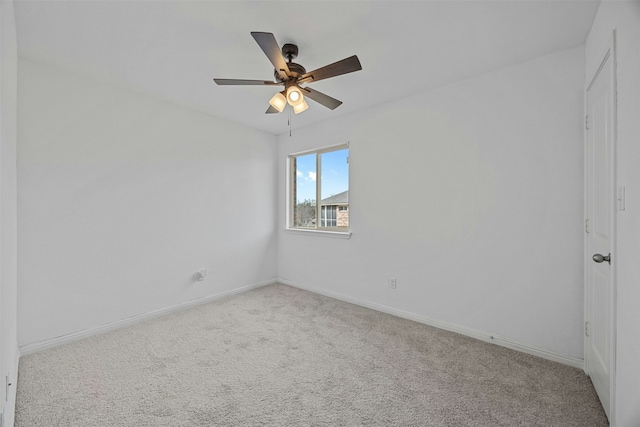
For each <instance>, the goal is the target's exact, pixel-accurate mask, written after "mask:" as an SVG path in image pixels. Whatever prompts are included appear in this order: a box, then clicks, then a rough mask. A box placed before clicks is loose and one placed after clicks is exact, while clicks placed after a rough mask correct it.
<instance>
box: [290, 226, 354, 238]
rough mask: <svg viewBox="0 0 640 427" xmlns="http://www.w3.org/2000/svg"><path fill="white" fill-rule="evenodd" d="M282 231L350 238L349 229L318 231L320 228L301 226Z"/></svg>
mask: <svg viewBox="0 0 640 427" xmlns="http://www.w3.org/2000/svg"><path fill="white" fill-rule="evenodd" d="M284 231H285V232H286V233H290V234H298V235H301V236H302V235H307V236H317V237H331V238H334V239H349V238H351V232H350V231H346V232H345V231H320V230H305V229H303V228H285V229H284Z"/></svg>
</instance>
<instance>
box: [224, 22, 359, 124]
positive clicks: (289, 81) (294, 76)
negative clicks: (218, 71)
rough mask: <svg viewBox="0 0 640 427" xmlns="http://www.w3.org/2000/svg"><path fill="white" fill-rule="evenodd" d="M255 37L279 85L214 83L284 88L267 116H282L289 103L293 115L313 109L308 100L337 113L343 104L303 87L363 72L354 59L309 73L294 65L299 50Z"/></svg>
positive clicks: (262, 35) (264, 36)
mask: <svg viewBox="0 0 640 427" xmlns="http://www.w3.org/2000/svg"><path fill="white" fill-rule="evenodd" d="M251 35H252V36H253V38H254V39H255V41H256V42H257V43H258V45H259V46H260V48H261V49H262V51H263V52H264V53H265V55H267V58H269V61H271V63H272V64H273V66H274V67H275V70H274V73H273V75H274V77H275V79H276V81H269V80H241V79H213V80H214V81H215V82H216V83H217V84H219V85H241V86H244V85H266V86H284V90H283V91H282V92H278V93H276V94H275V95H274V96H273V97H272V98H271V100H269V108H268V109H267V111H266V112H265V113H266V114H273V113H281V112H282V111H283V110H284V108H285V107H286V106H287V103H288V104H289V105H291V106H292V107H293V111H294V112H295V113H296V114H298V113H301V112H303V111H305V110H306V109H307V108H309V106H308V105H307V103H306V101H305V100H304V97H305V96H307V97H308V98H310V99H313V100H314V101H316V102H317V103H319V104H322V105H324V106H325V107H327V108H329V109H331V110H334V109H336V108H337V107H339V106H340V104H342V101H338V100H337V99H335V98H332V97H330V96H329V95H325V94H324V93H322V92H318V91H317V90H314V89H311V88H309V87H303V86H300V85H302V84H305V83H312V82H317V81H318V80H323V79H328V78H330V77H335V76H339V75H342V74H347V73H352V72H354V71H359V70H362V66H361V65H360V61H359V60H358V57H357V56H356V55H353V56H350V57H348V58H345V59H343V60H341V61H338V62H334V63H333V64H329V65H326V66H324V67H321V68H318V69H317V70H313V71H310V72H307V70H305V68H304V67H303V66H302V65H300V64H296V63H295V62H292V60H293V59H295V58H296V57H297V56H298V46H296V45H294V44H291V43H287V44H285V45H283V46H282V49H280V47H279V46H278V42H277V41H276V38H275V37H274V36H273V34H271V33H262V32H252V33H251ZM285 59H286V60H285Z"/></svg>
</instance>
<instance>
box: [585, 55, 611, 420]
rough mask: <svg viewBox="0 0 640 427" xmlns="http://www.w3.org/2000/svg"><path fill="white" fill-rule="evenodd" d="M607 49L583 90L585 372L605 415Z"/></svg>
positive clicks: (607, 332)
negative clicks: (585, 133)
mask: <svg viewBox="0 0 640 427" xmlns="http://www.w3.org/2000/svg"><path fill="white" fill-rule="evenodd" d="M613 67H614V61H613V49H609V51H608V52H607V54H606V55H605V57H604V59H603V62H602V65H601V67H600V69H599V70H598V72H597V73H596V74H595V76H593V80H592V81H591V84H590V85H589V86H588V89H587V94H586V96H587V118H586V127H587V147H586V148H587V170H586V178H587V184H586V187H587V195H586V196H587V203H586V205H587V206H586V208H587V225H586V231H587V233H588V234H587V238H586V247H587V250H586V253H587V260H586V261H585V262H586V263H587V268H586V272H587V281H586V322H587V323H586V324H585V333H586V335H587V336H586V352H585V370H586V372H587V374H588V375H589V376H590V377H591V381H592V382H593V385H594V387H595V389H596V391H597V393H598V396H599V397H600V401H601V402H602V406H603V407H604V410H605V412H606V413H607V416H609V417H610V406H611V377H612V367H613V362H614V344H615V341H614V338H615V324H614V321H613V313H614V305H613V304H614V296H615V292H614V286H613V285H614V280H613V269H612V266H613V265H614V263H615V261H616V260H615V254H612V248H613V237H614V226H615V203H614V202H615V200H614V167H613V164H614V163H613V160H614V157H613V155H614V132H615V129H614V124H615V91H614V68H613Z"/></svg>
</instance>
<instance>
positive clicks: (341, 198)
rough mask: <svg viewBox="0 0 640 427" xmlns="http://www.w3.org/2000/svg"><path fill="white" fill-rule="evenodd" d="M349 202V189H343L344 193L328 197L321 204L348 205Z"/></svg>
mask: <svg viewBox="0 0 640 427" xmlns="http://www.w3.org/2000/svg"><path fill="white" fill-rule="evenodd" d="M348 204H349V190H347V191H343V192H342V193H338V194H335V195H333V196H331V197H327V198H326V199H322V200H321V201H320V206H327V205H348Z"/></svg>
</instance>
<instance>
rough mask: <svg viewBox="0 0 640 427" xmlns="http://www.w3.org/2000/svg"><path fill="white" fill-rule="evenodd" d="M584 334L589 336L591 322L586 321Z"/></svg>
mask: <svg viewBox="0 0 640 427" xmlns="http://www.w3.org/2000/svg"><path fill="white" fill-rule="evenodd" d="M584 334H585V336H587V337H588V336H589V322H584Z"/></svg>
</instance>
